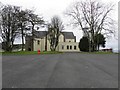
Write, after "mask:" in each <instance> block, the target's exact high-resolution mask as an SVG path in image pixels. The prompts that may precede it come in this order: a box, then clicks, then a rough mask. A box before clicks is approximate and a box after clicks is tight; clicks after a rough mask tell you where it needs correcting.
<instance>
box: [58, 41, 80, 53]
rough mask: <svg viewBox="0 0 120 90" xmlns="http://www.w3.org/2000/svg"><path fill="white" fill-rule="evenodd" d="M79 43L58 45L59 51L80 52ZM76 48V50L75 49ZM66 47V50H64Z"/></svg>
mask: <svg viewBox="0 0 120 90" xmlns="http://www.w3.org/2000/svg"><path fill="white" fill-rule="evenodd" d="M78 45H79V43H78V42H61V43H59V45H58V51H62V52H79V51H80V50H79V47H78ZM67 46H69V49H67ZM70 46H72V49H70ZM74 46H76V49H74ZM62 47H64V49H62Z"/></svg>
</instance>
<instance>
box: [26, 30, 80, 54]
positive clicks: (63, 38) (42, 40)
mask: <svg viewBox="0 0 120 90" xmlns="http://www.w3.org/2000/svg"><path fill="white" fill-rule="evenodd" d="M48 37H49V36H48V34H47V31H36V32H35V37H34V39H33V40H32V38H31V36H26V45H25V49H26V51H37V50H40V51H45V50H46V51H51V50H50V42H49V40H48ZM32 41H33V42H32ZM78 44H79V43H78V42H76V37H75V36H74V34H73V32H61V33H60V36H59V43H58V46H57V47H56V51H61V52H79V51H80V50H79V47H78Z"/></svg>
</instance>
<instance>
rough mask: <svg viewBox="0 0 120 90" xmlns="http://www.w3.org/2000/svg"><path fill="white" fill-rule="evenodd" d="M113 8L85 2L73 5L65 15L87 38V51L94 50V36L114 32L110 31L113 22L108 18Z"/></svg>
mask: <svg viewBox="0 0 120 90" xmlns="http://www.w3.org/2000/svg"><path fill="white" fill-rule="evenodd" d="M113 6H114V5H105V4H103V3H100V2H97V1H92V0H87V1H82V2H76V3H74V4H73V5H72V8H70V9H69V10H68V11H67V12H66V15H68V16H70V17H72V18H73V21H74V22H73V24H75V25H77V26H79V27H80V29H81V30H82V31H83V32H84V34H85V35H86V36H87V37H88V39H89V43H90V45H89V46H90V48H89V51H91V49H92V51H94V50H95V42H94V40H95V39H94V38H95V35H96V34H98V33H104V34H106V35H108V34H111V33H114V32H115V30H113V29H111V26H113V25H114V21H113V19H112V18H111V17H110V13H111V11H112V10H113ZM86 28H87V29H86Z"/></svg>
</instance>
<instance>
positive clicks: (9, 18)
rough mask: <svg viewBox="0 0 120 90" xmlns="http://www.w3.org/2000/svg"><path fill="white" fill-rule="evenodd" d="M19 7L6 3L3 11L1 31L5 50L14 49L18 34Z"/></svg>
mask: <svg viewBox="0 0 120 90" xmlns="http://www.w3.org/2000/svg"><path fill="white" fill-rule="evenodd" d="M19 9H20V8H19V7H16V6H11V5H6V6H4V7H3V8H2V11H1V32H2V40H3V42H4V47H5V48H4V49H5V51H12V48H13V43H14V40H15V37H16V36H17V35H18V31H17V30H18V22H17V18H16V17H17V14H18V11H19Z"/></svg>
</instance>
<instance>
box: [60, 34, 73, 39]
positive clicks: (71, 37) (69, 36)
mask: <svg viewBox="0 0 120 90" xmlns="http://www.w3.org/2000/svg"><path fill="white" fill-rule="evenodd" d="M62 34H63V35H64V37H65V39H75V36H74V35H73V32H62Z"/></svg>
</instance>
